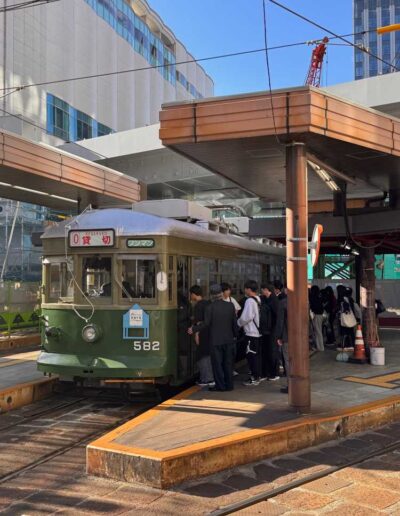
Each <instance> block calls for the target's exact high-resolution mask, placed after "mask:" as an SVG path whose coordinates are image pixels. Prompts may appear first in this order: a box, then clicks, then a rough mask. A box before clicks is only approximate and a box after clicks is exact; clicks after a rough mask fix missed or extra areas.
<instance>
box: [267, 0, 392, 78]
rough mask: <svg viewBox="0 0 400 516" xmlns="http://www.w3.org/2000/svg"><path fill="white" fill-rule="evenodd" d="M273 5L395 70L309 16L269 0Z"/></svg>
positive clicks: (386, 62) (382, 60)
mask: <svg viewBox="0 0 400 516" xmlns="http://www.w3.org/2000/svg"><path fill="white" fill-rule="evenodd" d="M269 1H270V2H271V3H273V4H275V5H277V6H278V7H280V8H281V9H284V10H285V11H287V12H289V13H291V14H293V15H294V16H297V17H298V18H300V19H301V20H304V21H306V22H307V23H310V24H311V25H314V26H315V27H317V28H319V29H321V30H323V31H325V32H327V33H328V34H330V35H331V36H334V37H335V38H336V39H340V40H342V41H344V42H345V43H347V44H348V45H351V46H352V47H354V48H356V49H357V50H361V51H362V52H365V53H366V54H368V55H369V56H371V57H373V58H375V59H377V60H378V61H381V62H382V63H383V64H386V65H388V66H390V67H391V68H393V65H392V64H391V63H389V62H388V61H386V60H385V59H382V58H381V57H379V56H377V55H375V54H373V53H372V52H371V51H370V50H368V49H367V48H366V47H364V46H360V45H357V44H356V43H353V42H352V41H349V40H348V39H345V37H344V36H340V35H338V34H336V33H335V32H333V31H331V30H330V29H327V28H326V27H324V26H323V25H321V24H319V23H317V22H315V21H314V20H311V19H310V18H307V16H304V15H303V14H300V13H298V12H297V11H294V10H293V9H290V7H287V6H286V5H283V4H281V3H279V2H277V0H269ZM394 68H395V71H396V72H398V71H400V70H399V69H398V68H396V67H394Z"/></svg>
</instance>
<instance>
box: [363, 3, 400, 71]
mask: <svg viewBox="0 0 400 516" xmlns="http://www.w3.org/2000/svg"><path fill="white" fill-rule="evenodd" d="M353 7H354V32H355V33H356V34H355V36H354V42H355V43H356V44H359V45H363V46H364V47H365V48H367V49H368V50H369V51H370V53H371V54H374V55H375V56H378V57H379V58H380V59H382V60H383V61H385V62H382V61H380V60H379V59H376V57H373V56H371V55H369V54H367V53H366V52H363V51H362V50H359V49H355V54H354V75H355V79H365V78H366V77H374V76H376V75H382V74H386V73H390V72H394V71H396V68H399V67H400V31H397V32H391V33H388V34H383V35H379V36H378V35H377V33H376V32H375V29H376V28H377V27H382V26H385V25H391V24H393V23H400V0H354V3H353ZM369 31H371V32H369ZM363 33H364V34H363Z"/></svg>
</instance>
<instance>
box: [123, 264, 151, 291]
mask: <svg viewBox="0 0 400 516" xmlns="http://www.w3.org/2000/svg"><path fill="white" fill-rule="evenodd" d="M122 285H123V287H124V288H123V297H128V296H129V297H132V298H146V299H154V298H155V297H156V294H155V292H156V260H155V258H153V257H151V258H149V257H147V256H143V257H138V256H133V255H132V257H131V256H129V258H128V257H126V256H124V257H123V259H122ZM127 293H128V295H127Z"/></svg>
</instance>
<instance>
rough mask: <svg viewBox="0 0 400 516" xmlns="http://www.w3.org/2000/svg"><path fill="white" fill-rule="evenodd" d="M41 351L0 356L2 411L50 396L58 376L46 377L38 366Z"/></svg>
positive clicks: (0, 400)
mask: <svg viewBox="0 0 400 516" xmlns="http://www.w3.org/2000/svg"><path fill="white" fill-rule="evenodd" d="M38 355H39V351H29V352H26V353H16V354H13V355H7V356H1V357H0V413H3V412H8V411H10V410H13V409H16V408H19V407H22V406H24V405H28V404H29V403H32V402H34V401H38V400H40V399H43V398H45V397H46V396H48V395H49V394H50V393H51V391H52V386H53V384H54V382H55V381H57V378H56V377H52V378H44V377H43V373H42V372H40V371H38V370H37V368H36V359H37V357H38Z"/></svg>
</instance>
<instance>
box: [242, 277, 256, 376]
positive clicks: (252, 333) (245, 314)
mask: <svg viewBox="0 0 400 516" xmlns="http://www.w3.org/2000/svg"><path fill="white" fill-rule="evenodd" d="M257 292H258V285H257V282H256V281H252V280H250V281H247V282H246V283H245V285H244V293H245V294H246V297H247V299H246V302H245V304H244V308H243V311H242V314H241V316H240V318H239V319H238V325H239V326H240V327H241V328H243V330H244V333H245V335H246V341H247V349H246V356H247V361H248V363H249V368H250V373H251V374H250V378H249V379H248V380H247V381H246V382H244V383H243V385H247V386H253V385H258V384H259V383H260V365H261V364H260V339H261V333H260V331H259V328H260V306H261V299H260V298H259V297H258V295H257Z"/></svg>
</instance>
